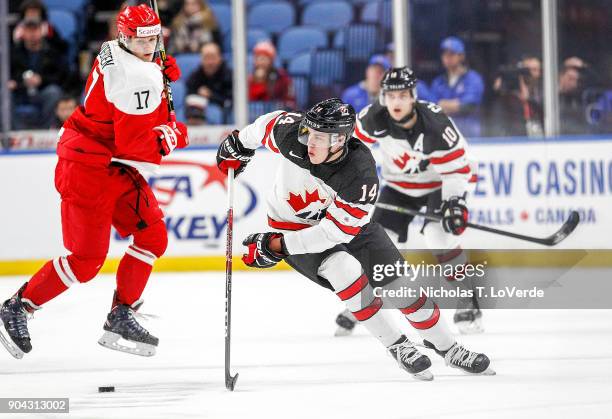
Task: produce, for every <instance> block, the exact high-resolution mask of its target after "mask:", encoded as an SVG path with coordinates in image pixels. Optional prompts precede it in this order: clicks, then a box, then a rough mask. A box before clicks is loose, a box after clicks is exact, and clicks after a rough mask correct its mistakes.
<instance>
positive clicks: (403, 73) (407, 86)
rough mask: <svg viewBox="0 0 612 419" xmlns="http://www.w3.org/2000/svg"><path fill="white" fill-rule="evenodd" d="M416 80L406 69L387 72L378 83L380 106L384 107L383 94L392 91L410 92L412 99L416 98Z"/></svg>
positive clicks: (397, 68)
mask: <svg viewBox="0 0 612 419" xmlns="http://www.w3.org/2000/svg"><path fill="white" fill-rule="evenodd" d="M416 86H417V78H416V76H415V75H414V71H412V70H411V69H410V68H408V67H394V68H392V69H390V70H388V71H387V72H386V73H385V74H384V75H383V78H382V80H381V81H380V88H381V89H380V104H381V105H383V106H384V105H385V99H384V95H385V92H389V91H393V90H410V93H411V94H412V97H413V98H414V99H416V98H417V92H416Z"/></svg>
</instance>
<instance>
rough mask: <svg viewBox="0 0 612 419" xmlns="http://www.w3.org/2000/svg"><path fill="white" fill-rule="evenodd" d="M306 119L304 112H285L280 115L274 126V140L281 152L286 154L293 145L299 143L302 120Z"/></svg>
mask: <svg viewBox="0 0 612 419" xmlns="http://www.w3.org/2000/svg"><path fill="white" fill-rule="evenodd" d="M302 119H304V114H303V113H302V112H284V113H283V114H281V115H279V116H278V119H277V120H276V122H275V123H274V127H273V128H272V135H273V137H274V142H275V143H276V145H277V146H278V148H279V150H280V152H281V153H282V154H283V155H284V154H286V153H287V152H288V151H289V149H290V148H291V146H292V145H293V144H295V143H297V137H298V131H299V128H300V122H302Z"/></svg>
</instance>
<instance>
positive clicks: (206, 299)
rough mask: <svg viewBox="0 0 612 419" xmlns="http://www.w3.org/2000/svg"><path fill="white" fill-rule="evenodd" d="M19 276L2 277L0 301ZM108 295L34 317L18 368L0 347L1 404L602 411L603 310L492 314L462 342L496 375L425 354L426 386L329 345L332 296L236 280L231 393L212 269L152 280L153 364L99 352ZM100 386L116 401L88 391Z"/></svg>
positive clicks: (330, 413) (250, 276)
mask: <svg viewBox="0 0 612 419" xmlns="http://www.w3.org/2000/svg"><path fill="white" fill-rule="evenodd" d="M508 275H512V272H511V271H508ZM24 280H25V278H23V277H21V278H16V277H15V278H1V279H0V298H1V299H2V300H4V299H5V298H7V297H8V296H9V295H10V294H12V293H13V292H14V291H15V290H16V289H17V288H18V287H19V285H21V283H22V282H23V281H24ZM113 289H114V278H113V277H112V276H110V275H103V276H100V277H98V278H96V279H95V280H93V281H92V282H90V283H88V284H86V285H76V286H74V287H73V288H72V289H70V290H69V291H67V292H66V293H65V294H64V295H62V296H60V297H58V299H56V300H54V301H52V302H50V303H48V304H47V305H46V306H45V307H44V309H43V310H41V311H40V312H37V313H36V314H35V318H34V319H33V320H31V321H30V332H31V334H32V337H33V342H32V343H33V347H34V349H33V351H32V352H31V353H30V354H27V355H26V357H24V359H22V360H20V361H18V360H15V359H13V358H12V357H11V356H10V355H9V354H8V353H7V352H5V351H4V350H3V348H2V352H0V397H69V398H70V414H69V415H66V414H63V415H56V416H54V415H48V414H45V415H40V416H38V417H46V418H47V417H60V418H61V417H63V418H65V417H74V418H110V417H112V418H129V419H136V418H165V419H169V418H180V417H190V418H191V417H192V418H241V419H245V418H260V417H261V418H308V419H313V418H321V419H322V418H350V419H359V418H368V419H372V418H384V419H391V418H470V419H476V418H513V419H514V418H516V417H521V418H576V417H579V418H604V417H611V416H612V378H611V377H612V311H605V310H523V311H516V310H515V311H509V310H489V311H487V312H485V314H484V322H485V327H486V333H485V334H484V335H478V336H467V337H461V340H462V341H463V342H464V343H465V344H466V345H467V346H468V347H469V348H471V349H476V350H479V351H482V352H485V353H487V354H488V355H489V357H490V358H491V359H492V364H491V365H492V367H493V368H494V369H495V370H496V371H497V376H493V377H483V376H467V375H465V374H463V373H461V372H459V371H457V370H454V369H450V368H448V367H446V366H445V365H444V362H443V360H442V359H441V358H440V357H438V356H437V355H435V354H433V353H431V352H427V354H428V355H429V356H430V358H431V359H432V361H433V367H432V369H431V370H432V372H433V374H434V375H435V380H434V381H433V382H418V381H415V380H413V379H412V378H411V377H410V376H409V375H408V374H407V373H405V372H403V371H402V370H400V369H399V368H398V367H397V364H396V363H395V361H394V360H393V359H392V358H391V357H389V356H388V355H387V354H386V351H385V349H384V348H383V347H382V346H381V345H380V344H379V343H378V341H376V340H375V339H373V338H371V337H369V336H368V335H367V333H366V331H365V330H364V329H363V328H359V329H358V330H357V331H356V333H355V335H354V336H351V337H348V338H334V337H333V333H334V330H335V324H334V319H335V316H336V314H337V313H338V312H339V311H340V310H341V309H342V305H341V303H340V302H339V301H338V300H337V298H336V297H335V296H334V295H333V294H332V293H330V292H329V291H327V290H324V289H323V288H319V287H317V286H315V285H314V284H312V283H310V282H309V281H308V280H306V279H303V278H302V277H300V276H299V275H297V274H294V273H288V272H270V273H268V272H249V273H245V272H238V273H236V274H235V277H234V294H233V330H232V351H233V352H232V358H233V359H232V364H233V366H232V370H233V372H234V373H235V372H239V373H240V377H239V380H238V382H237V386H236V391H235V392H233V393H231V392H228V391H226V389H225V387H224V372H223V342H224V340H223V338H224V308H223V307H224V292H225V289H224V274H223V273H190V274H154V275H153V277H152V279H151V280H150V282H149V286H148V287H147V290H146V291H145V295H144V298H145V304H144V306H143V308H142V311H143V312H145V313H152V314H156V315H159V316H160V317H159V318H158V319H152V320H149V321H147V322H145V323H144V325H145V327H147V328H148V329H149V330H150V331H151V332H152V333H153V334H155V335H157V336H158V337H159V338H160V346H159V349H158V353H157V355H156V356H155V357H153V358H141V357H137V356H133V355H128V354H123V353H119V352H115V351H110V350H108V349H105V348H103V347H101V346H99V345H98V344H97V339H98V338H99V337H100V335H101V332H102V324H103V322H104V318H105V315H106V313H107V312H108V310H109V308H110V302H111V296H112V291H113ZM445 315H446V317H447V319H450V317H451V316H452V312H448V313H445ZM408 333H409V336H410V337H412V338H414V339H416V334H415V333H413V332H412V331H408ZM110 385H112V386H115V388H116V392H115V393H103V394H100V393H98V392H97V389H98V387H99V386H110ZM0 417H36V416H28V415H2V414H0Z"/></svg>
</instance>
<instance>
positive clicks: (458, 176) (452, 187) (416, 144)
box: [336, 67, 483, 336]
mask: <svg viewBox="0 0 612 419" xmlns="http://www.w3.org/2000/svg"><path fill="white" fill-rule="evenodd" d="M416 84H417V78H416V77H415V75H414V73H413V72H412V70H410V69H409V68H408V67H398V68H393V69H390V70H388V71H387V72H386V73H385V74H384V76H383V79H382V81H381V92H380V99H379V101H378V102H377V103H373V104H371V105H369V106H368V107H366V108H364V109H363V110H362V111H361V112H360V113H359V116H358V118H357V127H356V129H355V136H356V137H357V138H359V139H360V140H361V141H363V142H364V143H365V144H367V145H373V144H375V143H378V144H379V145H380V151H381V154H382V178H383V180H384V181H385V185H384V186H383V188H382V189H381V193H380V198H379V202H380V203H384V204H387V205H392V206H397V207H400V208H409V209H412V210H417V211H418V210H420V209H421V207H426V208H427V212H429V213H434V212H435V213H438V214H441V215H442V216H443V219H442V222H441V223H435V222H429V221H426V222H425V225H424V226H423V229H422V231H421V232H422V233H423V235H424V237H425V242H426V243H427V246H428V247H429V249H431V250H432V252H433V253H434V254H435V256H436V257H437V259H438V262H439V263H441V264H444V265H454V266H456V265H463V264H465V263H466V262H467V258H466V255H465V252H464V251H463V250H462V249H461V245H460V243H459V239H458V236H459V235H461V234H462V233H463V232H464V230H465V226H466V223H467V220H468V208H467V206H466V203H465V197H466V193H467V190H468V184H469V182H470V181H474V180H475V178H476V176H475V173H474V172H473V169H472V165H471V164H470V162H469V160H468V152H467V143H466V141H465V138H464V137H463V135H462V134H461V132H460V131H459V130H458V129H457V127H456V125H455V124H454V123H453V121H452V120H451V119H450V118H449V117H448V116H446V115H445V114H444V112H442V109H441V108H440V107H439V106H437V105H436V104H434V103H429V102H424V101H417V100H416V99H417V96H416ZM413 218H414V217H413V216H412V215H408V214H403V213H399V212H396V211H392V210H387V209H382V208H378V207H377V208H376V209H375V211H374V214H373V215H372V220H373V221H376V222H378V223H380V224H381V225H382V226H383V227H384V228H385V229H386V230H387V232H388V233H389V234H391V235H393V236H395V239H396V240H397V242H398V243H399V244H401V243H405V242H406V241H407V239H408V226H409V225H410V223H411V222H412V220H413ZM447 279H448V280H450V281H454V278H452V277H448V278H447ZM456 284H457V286H459V287H461V288H463V289H465V290H469V291H471V292H472V295H474V293H473V284H471V281H470V279H469V278H465V279H464V280H463V281H458V282H456ZM481 318H482V312H481V311H480V309H479V307H478V301H477V300H476V298H475V297H473V298H467V297H466V298H461V299H458V307H457V310H456V312H455V316H454V322H455V324H456V325H457V328H458V329H459V331H460V332H461V333H468V334H469V333H480V332H482V331H483V329H482V322H481ZM336 323H337V325H338V329H337V331H336V336H343V335H347V334H350V333H351V331H352V330H353V328H354V326H355V324H356V321H355V318H354V317H353V316H351V315H350V313H348V312H346V311H345V312H343V313H340V314H339V315H338V317H337V318H336Z"/></svg>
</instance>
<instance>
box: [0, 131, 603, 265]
mask: <svg viewBox="0 0 612 419" xmlns="http://www.w3.org/2000/svg"><path fill="white" fill-rule="evenodd" d="M218 131H219V130H218ZM199 132H202V131H199ZM204 132H206V131H204ZM222 132H223V131H222V130H221V131H219V132H215V133H214V135H209V136H208V137H206V138H215V137H216V136H218V135H221V134H222ZM47 135H48V133H47ZM207 141H208V140H200V141H196V142H197V143H200V144H202V143H206V142H207ZM33 143H35V141H33ZM215 151H216V147H215V146H207V145H197V146H194V147H192V148H191V149H190V150H181V151H179V152H175V153H173V155H172V156H170V157H169V158H167V159H166V160H165V162H164V164H163V165H162V167H161V168H160V170H159V172H158V173H157V174H155V175H152V176H149V177H148V181H149V184H150V185H151V186H152V188H153V189H154V191H155V193H156V196H157V197H158V200H159V202H160V204H161V206H162V208H163V210H164V213H165V215H166V224H167V227H168V236H169V246H168V251H167V253H166V255H165V256H164V258H162V259H161V260H160V261H158V264H157V266H156V268H157V269H158V270H200V269H204V270H207V269H223V267H224V254H225V232H226V211H227V207H226V205H227V204H226V200H227V197H226V179H225V177H224V176H223V175H222V174H221V173H220V172H219V171H218V170H217V168H216V165H215ZM611 151H612V138H609V137H590V138H586V139H585V138H562V139H555V140H533V139H522V138H504V139H480V140H472V141H471V142H470V154H471V158H472V159H473V160H475V161H477V166H478V178H479V180H478V183H477V184H476V185H475V187H474V188H473V190H472V192H471V195H470V197H469V199H468V203H469V207H470V216H471V221H472V222H475V223H479V224H485V225H490V226H493V227H496V228H500V229H507V230H511V231H515V232H519V233H523V234H529V235H535V236H547V235H549V234H551V233H553V232H554V231H556V230H557V229H558V227H559V226H560V225H561V224H562V223H563V221H564V220H565V219H566V218H567V216H568V214H569V212H570V211H572V210H576V211H578V212H579V213H580V215H581V219H582V221H581V224H580V225H579V227H578V228H577V230H576V231H575V232H574V233H573V234H572V235H571V236H570V237H568V238H567V239H566V240H565V241H564V242H562V243H561V244H560V245H559V246H557V248H558V249H560V251H559V252H556V253H554V254H552V255H551V256H547V257H545V258H542V257H540V256H534V255H537V253H535V252H533V250H537V249H541V246H538V245H533V244H529V243H525V242H521V241H518V240H514V239H510V238H503V237H500V236H495V235H491V234H488V233H484V232H479V231H469V230H468V231H467V232H466V233H465V234H464V235H463V236H462V245H463V247H465V248H472V249H498V250H499V251H498V252H497V253H496V255H497V257H498V258H502V259H503V262H504V263H505V264H506V265H519V266H523V265H530V266H534V265H538V264H542V263H544V264H546V263H550V264H552V265H555V264H559V263H562V262H563V261H564V260H567V258H568V257H569V258H570V259H571V258H572V257H574V258H575V256H576V252H575V249H598V251H596V252H589V255H587V257H586V259H585V261H584V262H585V263H587V264H590V265H609V264H610V263H612V262H610V260H611V259H612V258H611V257H610V255H611V254H610V252H607V251H605V249H610V248H611V247H610V245H611V242H610V237H611V235H612V213H611V212H612V211H610V210H611V209H612V152H611ZM373 152H374V154H375V155H376V154H377V153H378V150H377V149H374V150H373ZM278 159H279V156H278V155H275V154H274V153H271V152H268V151H266V150H263V149H261V150H259V151H258V153H257V155H256V157H255V158H254V159H253V161H252V162H251V164H250V166H249V168H248V169H247V170H246V171H245V172H244V174H243V175H241V176H240V178H239V179H238V181H237V182H236V197H235V209H234V211H235V231H234V237H235V239H234V241H235V246H234V253H235V254H240V253H241V249H242V246H241V245H240V241H241V238H243V237H244V236H246V235H247V234H249V233H251V232H255V231H261V230H265V229H267V228H268V227H267V225H266V219H267V217H266V196H267V193H268V191H269V190H270V189H271V187H272V184H273V182H274V179H275V172H276V170H275V169H276V165H277V164H278V161H279V160H278ZM55 163H56V156H55V154H54V153H53V152H52V151H49V152H35V151H28V150H21V151H12V152H9V153H3V154H0V178H1V179H2V182H0V193H1V196H2V197H3V198H4V199H3V205H1V206H0V220H1V221H0V223H2V235H1V236H0V274H19V273H27V272H31V271H32V270H34V269H35V268H36V267H37V266H38V265H39V263H40V260H44V259H48V258H51V257H53V256H56V255H60V254H65V252H66V251H65V249H64V248H63V246H62V240H61V227H60V217H59V195H58V194H57V192H56V191H55V189H54V186H53V175H54V167H55ZM300 192H302V196H303V197H304V198H305V196H304V195H303V191H296V193H300ZM309 192H312V191H309ZM421 225H422V220H416V221H415V222H414V223H413V225H412V226H411V229H410V239H409V245H408V246H407V247H408V248H409V249H424V248H425V244H424V241H423V237H422V235H421V234H420V233H419V232H420V228H421ZM126 243H127V241H126V240H123V239H121V238H120V237H118V236H117V235H116V234H115V233H114V232H113V234H112V238H111V245H110V249H109V255H110V259H111V260H110V261H109V262H110V264H108V265H107V266H106V270H110V269H112V268H113V263H116V259H117V258H118V257H120V256H121V255H122V254H123V252H124V250H125V247H126ZM509 249H522V250H524V251H523V252H520V253H516V252H515V253H510V252H508V250H509ZM582 253H584V252H582ZM419 254H420V253H419ZM504 258H505V259H504ZM235 265H236V268H240V266H241V264H240V263H237V264H235Z"/></svg>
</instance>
